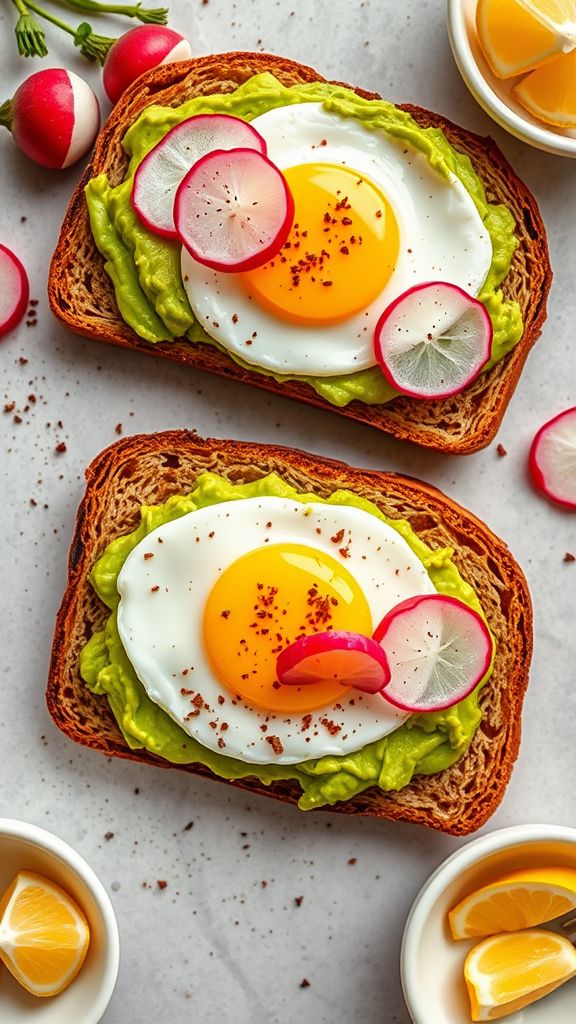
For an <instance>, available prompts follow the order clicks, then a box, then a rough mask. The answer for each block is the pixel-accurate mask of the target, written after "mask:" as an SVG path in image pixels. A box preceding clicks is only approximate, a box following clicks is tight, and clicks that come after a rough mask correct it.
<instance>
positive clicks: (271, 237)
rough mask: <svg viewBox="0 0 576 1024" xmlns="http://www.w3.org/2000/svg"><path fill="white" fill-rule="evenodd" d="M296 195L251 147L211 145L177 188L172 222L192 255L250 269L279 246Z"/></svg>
mask: <svg viewBox="0 0 576 1024" xmlns="http://www.w3.org/2000/svg"><path fill="white" fill-rule="evenodd" d="M293 218H294V200H293V198H292V195H291V193H290V190H289V188H288V185H287V183H286V180H285V178H284V175H283V174H282V173H281V171H279V170H278V168H277V167H276V166H275V164H273V163H272V161H271V160H269V159H268V157H266V156H264V154H263V153H258V152H256V150H254V149H232V150H229V151H228V152H225V151H223V150H215V151H214V152H213V153H208V154H207V155H206V156H204V157H202V158H201V159H200V160H198V161H197V163H195V164H194V167H193V168H192V169H191V170H190V171H189V172H188V174H187V175H186V177H185V178H184V180H183V181H182V183H181V185H180V187H179V188H178V191H177V192H176V200H175V203H174V223H175V225H176V230H177V232H178V236H179V238H180V240H181V242H182V244H183V245H184V246H185V247H186V249H187V250H188V252H189V253H190V255H191V256H192V257H193V259H195V260H197V261H198V263H202V264H203V265H204V266H206V267H211V268H212V269H213V270H221V271H225V272H230V273H238V272H240V271H243V270H253V269H254V267H260V266H262V264H264V263H266V262H267V261H268V260H269V259H271V257H272V256H274V255H275V254H276V253H277V252H279V251H280V249H281V248H282V246H283V245H284V242H285V241H286V239H287V238H288V234H289V232H290V228H291V226H292V220H293Z"/></svg>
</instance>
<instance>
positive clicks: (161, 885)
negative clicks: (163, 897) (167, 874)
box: [156, 878, 168, 889]
mask: <svg viewBox="0 0 576 1024" xmlns="http://www.w3.org/2000/svg"><path fill="white" fill-rule="evenodd" d="M156 885H157V886H158V888H159V889H165V888H166V886H167V885H168V882H166V881H165V880H164V879H163V878H159V879H158V881H157V882H156Z"/></svg>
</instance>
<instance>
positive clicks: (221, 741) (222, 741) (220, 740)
mask: <svg viewBox="0 0 576 1024" xmlns="http://www.w3.org/2000/svg"><path fill="white" fill-rule="evenodd" d="M225 746H226V744H225V743H224V740H223V739H222V737H221V736H219V737H218V749H219V750H224V747H225Z"/></svg>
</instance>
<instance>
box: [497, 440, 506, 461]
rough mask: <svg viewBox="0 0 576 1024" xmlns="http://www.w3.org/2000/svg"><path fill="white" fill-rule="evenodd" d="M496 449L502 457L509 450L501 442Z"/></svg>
mask: <svg viewBox="0 0 576 1024" xmlns="http://www.w3.org/2000/svg"><path fill="white" fill-rule="evenodd" d="M496 451H497V453H498V455H499V456H500V458H501V459H502V458H503V457H504V455H508V452H507V451H506V449H505V447H504V445H503V444H499V445H498V447H497V449H496Z"/></svg>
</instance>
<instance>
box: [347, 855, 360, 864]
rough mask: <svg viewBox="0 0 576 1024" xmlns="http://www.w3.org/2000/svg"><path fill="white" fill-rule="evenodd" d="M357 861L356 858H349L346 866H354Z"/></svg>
mask: <svg viewBox="0 0 576 1024" xmlns="http://www.w3.org/2000/svg"><path fill="white" fill-rule="evenodd" d="M357 860H358V858H357V857H350V860H349V861H348V864H355V863H356V861H357Z"/></svg>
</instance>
